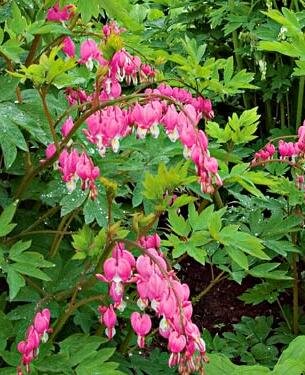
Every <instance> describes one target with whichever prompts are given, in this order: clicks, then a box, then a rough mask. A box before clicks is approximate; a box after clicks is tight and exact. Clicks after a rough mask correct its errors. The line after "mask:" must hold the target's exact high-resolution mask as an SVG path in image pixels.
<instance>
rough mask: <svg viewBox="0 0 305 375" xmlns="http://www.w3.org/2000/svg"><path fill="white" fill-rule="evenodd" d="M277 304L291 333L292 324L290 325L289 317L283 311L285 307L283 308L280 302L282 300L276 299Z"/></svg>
mask: <svg viewBox="0 0 305 375" xmlns="http://www.w3.org/2000/svg"><path fill="white" fill-rule="evenodd" d="M276 302H277V304H278V306H279V308H280V310H281V313H282V316H283V318H284V320H285V322H286V324H287V327H288V328H289V330H290V331H291V324H290V322H289V319H288V318H287V315H286V313H285V311H284V309H283V306H282V304H281V302H280V300H279V299H278V298H277V299H276Z"/></svg>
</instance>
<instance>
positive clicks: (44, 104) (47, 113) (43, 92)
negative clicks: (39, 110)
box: [38, 89, 58, 151]
mask: <svg viewBox="0 0 305 375" xmlns="http://www.w3.org/2000/svg"><path fill="white" fill-rule="evenodd" d="M38 92H39V95H40V97H41V100H42V107H43V111H44V114H45V116H46V119H47V121H48V123H49V128H50V131H51V134H52V138H53V142H54V144H55V146H56V150H57V151H58V141H57V135H56V131H55V126H54V120H53V118H52V116H51V113H50V111H49V107H48V103H47V100H46V97H47V91H46V89H41V90H38Z"/></svg>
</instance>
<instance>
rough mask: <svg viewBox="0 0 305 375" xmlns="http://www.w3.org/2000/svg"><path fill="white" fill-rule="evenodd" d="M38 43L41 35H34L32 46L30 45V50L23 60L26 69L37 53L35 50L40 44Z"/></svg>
mask: <svg viewBox="0 0 305 375" xmlns="http://www.w3.org/2000/svg"><path fill="white" fill-rule="evenodd" d="M40 41H41V35H39V34H37V35H35V37H34V39H33V42H32V45H31V48H30V50H29V53H28V55H27V58H26V60H25V63H24V65H25V66H26V67H28V66H30V65H31V64H32V62H33V60H34V58H35V53H36V51H37V48H38V46H39V44H40Z"/></svg>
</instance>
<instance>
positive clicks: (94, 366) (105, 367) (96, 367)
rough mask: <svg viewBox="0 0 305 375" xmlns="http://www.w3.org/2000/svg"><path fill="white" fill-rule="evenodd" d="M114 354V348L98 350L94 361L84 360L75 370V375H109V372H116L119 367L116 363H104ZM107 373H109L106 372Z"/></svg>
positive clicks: (90, 359)
mask: <svg viewBox="0 0 305 375" xmlns="http://www.w3.org/2000/svg"><path fill="white" fill-rule="evenodd" d="M114 352H115V348H104V349H102V350H99V351H98V352H97V354H96V356H95V358H94V359H92V358H88V359H85V360H84V361H83V362H82V363H81V364H79V365H78V366H77V368H76V374H77V375H88V374H90V375H91V374H92V375H103V374H105V373H106V374H109V375H110V374H111V373H112V372H111V371H114V370H116V369H117V368H118V367H119V364H118V363H113V362H107V363H105V362H106V361H107V360H108V359H109V358H110V357H111V356H112V355H113V353H114ZM108 371H109V372H108Z"/></svg>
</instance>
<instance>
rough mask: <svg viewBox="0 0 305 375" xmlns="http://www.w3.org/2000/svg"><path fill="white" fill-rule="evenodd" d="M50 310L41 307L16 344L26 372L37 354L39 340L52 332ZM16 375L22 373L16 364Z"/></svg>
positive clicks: (43, 339)
mask: <svg viewBox="0 0 305 375" xmlns="http://www.w3.org/2000/svg"><path fill="white" fill-rule="evenodd" d="M50 317H51V314H50V310H49V309H43V310H42V311H41V312H38V313H37V314H36V315H35V318H34V322H33V324H31V325H30V326H29V328H28V330H27V334H26V338H25V340H24V341H20V342H19V343H18V345H17V349H18V351H19V353H21V354H22V364H23V365H24V366H25V369H26V372H27V373H28V372H30V363H31V362H32V361H33V360H34V359H35V357H36V356H37V355H38V348H39V345H40V343H41V342H43V343H45V342H47V340H48V333H50V332H52V329H51V328H50V327H49V326H50ZM17 371H18V375H22V374H23V372H22V369H21V367H20V366H18V369H17Z"/></svg>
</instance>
